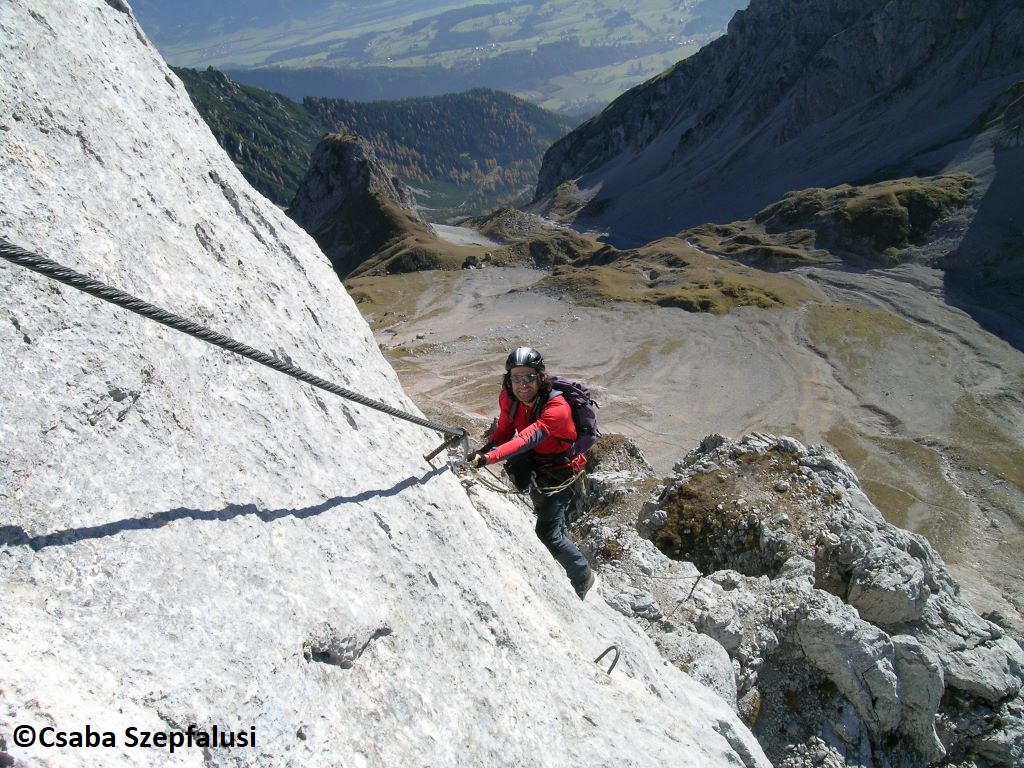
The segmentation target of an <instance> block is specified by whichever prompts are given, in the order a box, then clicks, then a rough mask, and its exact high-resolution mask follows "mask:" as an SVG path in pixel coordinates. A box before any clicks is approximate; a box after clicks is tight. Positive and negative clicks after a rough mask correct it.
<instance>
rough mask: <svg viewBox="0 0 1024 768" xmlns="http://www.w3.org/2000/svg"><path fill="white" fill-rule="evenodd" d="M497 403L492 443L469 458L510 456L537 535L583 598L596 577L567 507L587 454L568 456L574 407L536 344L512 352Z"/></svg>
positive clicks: (478, 461) (479, 463) (480, 463)
mask: <svg viewBox="0 0 1024 768" xmlns="http://www.w3.org/2000/svg"><path fill="white" fill-rule="evenodd" d="M498 407H499V415H498V421H497V425H496V426H495V427H494V430H493V431H492V432H491V434H490V435H489V439H488V441H487V443H486V444H485V445H483V446H482V447H481V448H480V449H479V450H477V451H474V452H472V453H471V454H469V456H468V457H467V459H466V460H467V462H468V463H469V464H470V465H471V466H473V467H484V466H486V465H488V464H495V463H497V462H499V461H505V462H506V465H505V471H506V472H507V473H508V475H509V477H510V478H511V479H512V483H513V484H514V485H515V486H516V488H517V489H518V490H520V491H525V490H526V489H527V488H529V489H530V499H531V500H532V501H533V507H534V510H535V512H536V513H537V525H536V529H535V530H536V532H537V537H538V538H539V539H540V540H541V541H542V542H543V543H544V546H546V547H547V548H548V551H549V552H551V554H552V556H554V558H555V560H557V561H558V563H559V564H560V565H561V566H562V568H564V569H565V573H566V575H567V576H568V577H569V581H570V582H571V583H572V586H573V588H574V589H575V590H576V594H577V595H579V597H580V599H581V600H582V599H584V598H585V597H586V595H587V592H588V591H589V590H590V588H591V587H593V586H594V580H595V577H594V572H593V570H592V569H591V567H590V564H589V563H588V562H587V558H586V557H584V555H583V553H582V552H580V550H579V547H577V546H576V545H575V544H574V543H573V541H572V539H570V538H569V534H568V532H567V531H566V513H567V512H568V510H569V508H570V506H571V505H572V504H573V503H575V502H576V501H577V499H576V487H577V483H576V482H574V480H575V478H576V476H577V474H578V473H579V472H580V471H581V470H582V469H583V466H584V465H585V464H586V463H587V460H586V458H585V457H584V456H583V455H582V454H580V455H577V456H573V457H572V458H571V459H570V458H568V457H567V456H566V450H567V449H568V448H569V447H570V446H571V445H572V444H573V442H574V441H575V440H576V425H575V424H574V423H573V415H572V410H571V408H570V407H569V403H568V402H567V401H566V399H565V398H564V397H563V396H562V394H561V393H559V392H558V391H553V390H552V388H551V382H550V380H549V379H548V377H547V375H546V374H545V372H544V358H543V357H541V354H540V352H538V351H537V350H536V349H534V348H533V347H518V348H516V349H514V350H513V351H512V352H511V353H510V354H509V356H508V359H507V360H506V361H505V377H504V379H503V380H502V387H501V394H500V395H499V397H498Z"/></svg>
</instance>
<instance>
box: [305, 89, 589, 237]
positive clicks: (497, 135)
mask: <svg viewBox="0 0 1024 768" xmlns="http://www.w3.org/2000/svg"><path fill="white" fill-rule="evenodd" d="M304 104H305V105H306V107H307V108H308V109H309V110H310V112H311V113H312V114H314V115H316V116H317V117H319V119H320V120H321V122H322V123H324V124H325V125H329V126H331V128H332V130H334V131H337V132H339V133H355V134H357V135H359V136H362V137H363V138H364V139H366V140H367V141H368V142H370V145H371V146H372V147H373V149H374V152H375V153H376V154H377V157H378V158H380V159H381V160H382V161H384V163H385V164H386V165H388V166H389V167H390V168H391V169H392V170H393V171H394V172H395V173H396V174H397V175H398V176H399V178H401V179H402V180H403V181H405V182H406V183H407V184H408V185H409V186H411V187H413V188H414V189H415V190H416V192H417V196H418V198H419V201H420V203H421V204H422V205H423V206H424V207H425V208H426V209H427V210H428V213H430V212H432V213H433V216H432V218H434V219H436V220H440V219H443V218H450V217H453V216H459V215H469V214H475V213H479V212H481V211H484V210H486V209H488V208H494V207H496V206H499V205H507V204H512V203H515V202H517V201H520V200H523V201H525V200H526V199H528V197H529V195H530V194H531V193H532V191H533V187H534V185H535V184H536V181H537V171H538V170H539V169H540V160H541V158H542V157H543V155H544V151H545V150H546V149H547V148H548V147H549V146H551V144H553V143H554V142H555V141H556V140H557V139H559V138H561V137H562V136H563V135H565V133H566V132H568V130H569V129H570V128H571V127H572V125H571V123H570V122H568V121H567V120H565V119H563V118H560V117H557V116H556V115H553V114H552V113H550V112H546V111H545V110H543V109H540V108H539V107H536V106H534V105H533V104H529V103H527V102H525V101H523V100H522V99H518V98H516V97H514V96H511V95H509V94H507V93H501V92H500V91H492V90H488V89H475V90H472V91H467V92H465V93H458V94H448V95H445V96H437V97H431V98H419V99H403V100H401V101H377V102H370V103H366V104H363V103H357V102H353V101H345V100H341V99H314V98H308V99H306V100H305V101H304Z"/></svg>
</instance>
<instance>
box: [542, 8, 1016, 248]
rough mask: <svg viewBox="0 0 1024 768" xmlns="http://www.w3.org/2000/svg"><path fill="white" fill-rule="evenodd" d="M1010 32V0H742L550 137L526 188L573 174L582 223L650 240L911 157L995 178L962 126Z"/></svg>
mask: <svg viewBox="0 0 1024 768" xmlns="http://www.w3.org/2000/svg"><path fill="white" fill-rule="evenodd" d="M1021 39H1024V9H1021V7H1020V4H1019V3H1018V2H1015V0H997V2H991V1H989V0H938V1H936V2H920V1H919V0H894V1H890V0H868V1H867V2H864V1H863V0H827V2H813V3H812V2H806V0H752V2H751V3H750V6H749V8H748V9H747V10H745V11H740V12H738V13H737V14H736V15H735V17H734V18H733V19H732V21H731V22H730V24H729V29H728V34H727V35H726V36H724V37H722V38H719V39H718V40H715V41H714V42H712V43H711V44H709V45H708V46H706V47H705V48H703V49H702V50H701V51H700V52H698V53H697V54H695V55H694V56H692V57H690V58H689V59H686V60H684V61H682V62H680V63H679V64H677V65H676V66H675V67H673V68H672V69H670V70H668V71H666V72H665V73H663V74H662V75H660V76H659V77H657V78H655V79H653V80H651V81H649V82H647V83H644V84H643V85H640V86H637V87H636V88H634V89H632V90H630V91H628V92H627V93H625V94H623V95H622V96H621V97H619V98H618V99H617V100H615V101H614V102H612V104H610V105H609V106H608V107H607V108H606V109H605V110H604V111H603V112H602V113H601V114H600V115H598V116H596V117H594V118H593V119H591V120H590V121H588V122H587V123H585V124H584V125H582V126H580V127H579V128H577V129H576V130H575V131H573V132H572V133H570V134H569V135H567V136H566V137H565V138H563V139H562V140H561V141H559V142H557V143H556V144H555V145H553V146H552V147H551V148H550V149H549V150H548V153H547V154H546V156H545V159H544V163H543V166H542V168H541V172H540V177H539V180H538V185H537V191H536V197H537V198H538V199H542V198H544V197H545V196H548V195H550V194H553V193H554V192H555V191H556V189H557V188H558V187H559V185H561V184H563V183H564V182H567V181H573V180H574V181H575V182H576V184H577V186H578V187H579V188H580V190H588V191H589V193H588V194H589V196H590V197H591V199H590V201H589V203H588V204H587V205H586V206H585V207H584V208H583V209H582V211H581V212H580V213H579V219H578V221H580V222H581V224H582V223H583V222H586V223H587V224H588V225H589V224H593V225H594V226H595V227H601V228H602V229H605V230H609V229H610V232H611V237H612V238H613V239H614V238H616V237H617V238H618V239H620V240H623V241H627V242H636V241H640V242H646V241H648V240H651V239H653V238H655V237H660V236H665V235H671V234H675V233H676V232H678V231H679V230H681V229H683V228H686V227H691V226H695V225H698V224H702V223H705V222H708V221H714V222H728V221H733V220H737V219H746V218H749V217H750V216H752V215H753V214H754V213H755V212H756V211H758V210H759V209H761V208H763V207H764V206H766V205H768V204H769V203H771V202H772V201H774V200H777V199H780V198H782V196H783V195H784V194H786V193H787V192H790V191H792V190H799V189H806V188H809V187H831V186H835V185H837V184H840V183H859V182H862V181H864V180H868V179H881V178H896V177H899V176H907V175H912V174H918V173H920V172H921V170H922V169H927V172H928V173H939V172H941V171H957V170H965V171H970V172H975V173H978V171H979V170H980V169H981V168H984V169H985V174H981V175H987V176H988V177H989V178H987V182H990V181H991V178H990V176H991V175H993V174H998V173H1001V172H1002V171H1000V170H999V168H998V167H996V166H998V165H999V163H998V162H997V163H996V164H995V166H993V164H992V162H991V157H990V156H989V155H988V154H987V153H988V148H987V146H986V145H987V141H982V142H981V145H979V146H977V147H975V146H972V145H971V144H970V143H969V142H967V141H966V140H967V139H968V138H969V137H970V136H977V135H979V132H980V133H985V131H987V130H988V128H989V127H990V126H988V124H987V123H985V122H984V121H983V120H982V118H983V116H984V115H986V114H990V113H991V112H992V111H993V108H994V105H997V104H1001V103H1003V101H1005V99H1004V98H1003V95H1004V93H1005V92H1006V90H1007V88H1009V87H1010V86H1011V85H1012V84H1013V83H1015V82H1017V81H1019V80H1021V79H1022V78H1024V48H1022V45H1021V42H1020V41H1021ZM979 121H980V122H979ZM986 135H987V134H986ZM1005 175H1006V177H1007V180H1008V183H1009V179H1011V178H1012V177H1013V175H1014V174H1013V173H1012V170H1011V171H1007V172H1006V174H1005ZM985 187H986V188H987V183H986V185H985ZM979 199H980V196H979Z"/></svg>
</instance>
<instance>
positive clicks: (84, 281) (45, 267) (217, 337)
mask: <svg viewBox="0 0 1024 768" xmlns="http://www.w3.org/2000/svg"><path fill="white" fill-rule="evenodd" d="M0 257H2V258H4V259H6V260H7V261H9V262H11V263H12V264H17V265H19V266H22V267H27V268H28V269H31V270H33V271H34V272H38V273H40V274H42V275H45V276H46V277H49V278H51V279H53V280H56V281H57V282H60V283H64V284H65V285H70V286H71V287H72V288H77V289H78V290H80V291H83V292H84V293H88V294H90V295H92V296H95V297H97V298H99V299H103V300H104V301H108V302H110V303H111V304H115V305H117V306H119V307H121V308H122V309H127V310H129V311H131V312H134V313H136V314H138V315H142V316H143V317H148V318H149V319H150V320H154V321H156V322H158V323H160V324H161V325H166V326H168V327H169V328H173V329H174V330H176V331H181V332H182V333H184V334H187V335H188V336H192V337H194V338H197V339H201V340H202V341H205V342H207V343H208V344H213V345H214V346H216V347H220V348H221V349H226V350H227V351H229V352H234V353H235V354H236V355H241V356H242V357H246V358H248V359H250V360H253V361H254V362H257V363H259V364H260V365H265V366H267V367H268V368H273V369H274V370H275V371H279V372H280V373H284V374H287V375H288V376H292V377H293V378H296V379H298V380H299V381H303V382H305V383H307V384H311V385H312V386H314V387H317V388H319V389H322V390H324V391H325V392H330V393H331V394H333V395H338V396H339V397H344V398H346V399H347V400H351V401H353V402H356V403H359V404H360V405H365V406H366V407H368V408H373V409H374V410H377V411H381V412H382V413H386V414H388V415H389V416H393V417H395V418H397V419H404V420H405V421H408V422H411V423H413V424H417V425H419V426H421V427H425V428H427V429H432V430H434V431H436V432H440V433H442V434H445V435H448V436H449V439H448V440H446V441H445V443H444V445H443V446H442V448H444V447H445V446H448V445H449V444H454V443H455V442H458V441H460V440H465V439H467V432H466V430H465V429H461V428H458V429H456V428H452V427H446V426H443V425H441V424H438V423H436V422H433V421H430V420H428V419H424V418H422V417H420V416H416V415H415V414H412V413H406V412H405V411H401V410H399V409H397V408H394V407H392V406H390V405H387V404H386V403H382V402H380V401H377V400H372V399H371V398H368V397H366V396H364V395H361V394H359V393H358V392H353V391H351V390H349V389H345V388H343V387H339V386H338V385H337V384H332V383H331V382H329V381H326V380H325V379H322V378H320V377H319V376H315V375H314V374H312V373H308V372H307V371H304V370H302V369H301V368H297V367H296V366H294V365H290V364H288V363H285V362H283V361H281V360H278V359H277V358H276V357H272V356H271V355H268V354H266V353H265V352H260V351H259V350H258V349H253V348H252V347H250V346H248V345H246V344H242V343H241V342H238V341H235V340H234V339H232V338H230V337H228V336H224V335H223V334H220V333H217V332H216V331H214V330H211V329H210V328H207V327H206V326H204V325H200V324H199V323H195V322H193V321H191V320H187V319H185V318H184V317H181V316H180V315H175V314H174V313H172V312H168V311H167V310H165V309H161V308H160V307H157V306H155V305H153V304H149V303H148V302H145V301H143V300H142V299H138V298H136V297H135V296H132V295H131V294H128V293H125V292H124V291H121V290H118V289H117V288H113V287H111V286H109V285H106V284H105V283H101V282H100V281H99V280H94V279H93V278H91V277H89V276H88V275H83V274H82V273H81V272H76V271H75V270H73V269H70V268H68V267H65V266H63V265H61V264H58V263H57V262H55V261H51V260H50V259H47V258H46V257H44V256H40V255H39V254H38V253H32V252H31V251H26V250H25V249H23V248H19V247H18V246H16V245H14V244H13V243H11V242H9V241H8V240H5V239H4V238H2V237H0ZM440 450H441V449H438V451H436V452H435V453H434V454H433V455H436V454H437V453H438V452H440Z"/></svg>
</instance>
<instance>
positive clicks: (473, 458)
mask: <svg viewBox="0 0 1024 768" xmlns="http://www.w3.org/2000/svg"><path fill="white" fill-rule="evenodd" d="M466 463H467V464H469V466H471V467H473V468H474V469H480V467H486V466H487V454H486V453H481V452H480V451H473V452H472V453H471V454H469V456H467V457H466Z"/></svg>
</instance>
